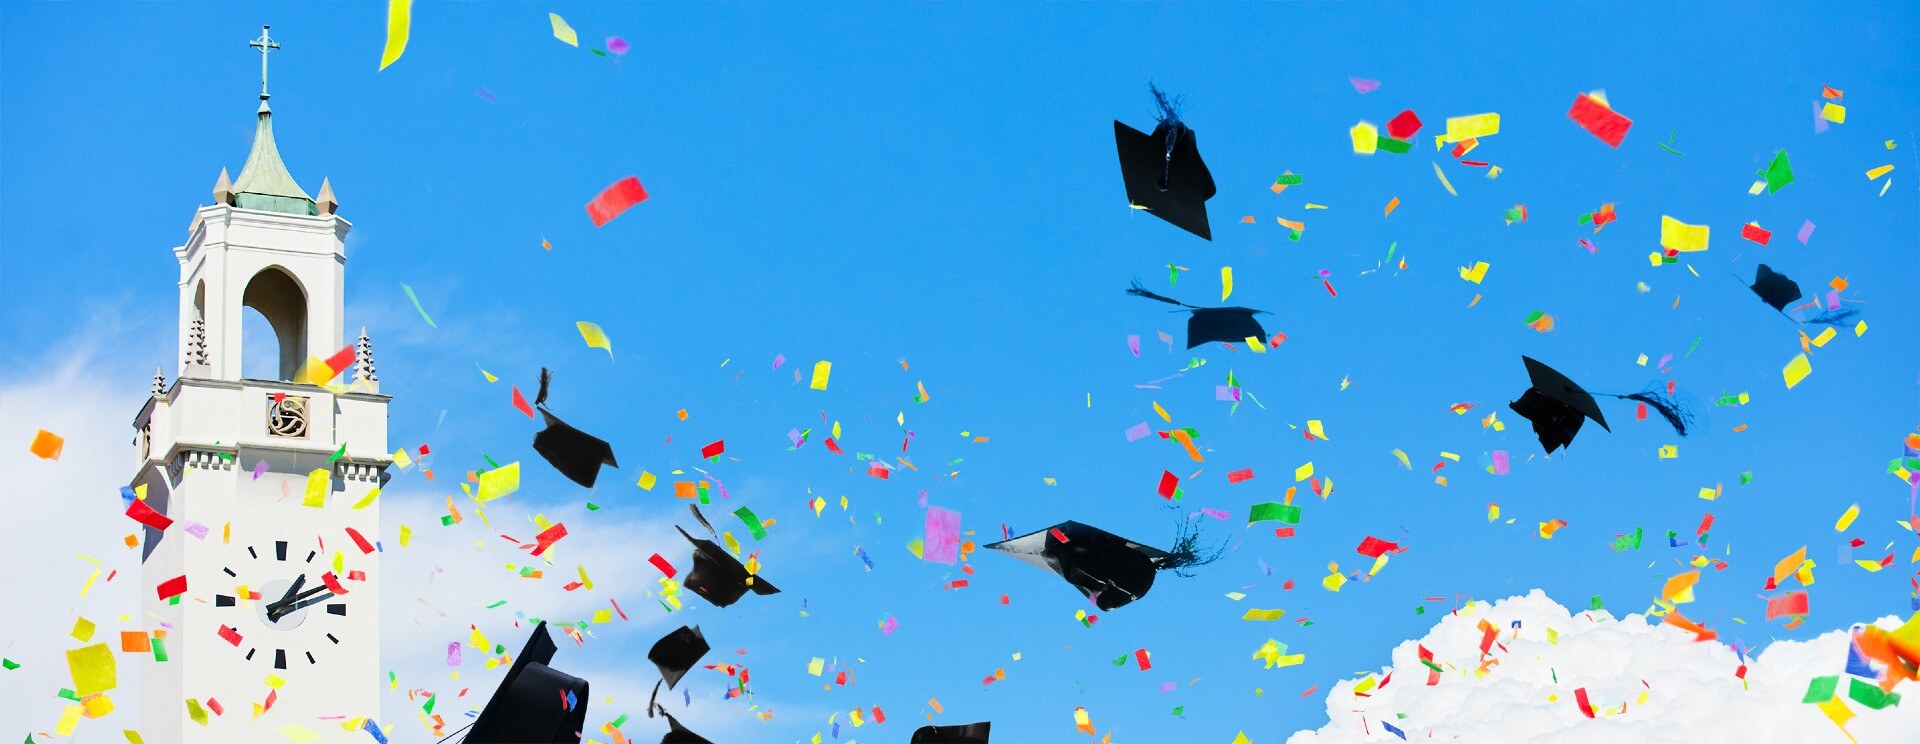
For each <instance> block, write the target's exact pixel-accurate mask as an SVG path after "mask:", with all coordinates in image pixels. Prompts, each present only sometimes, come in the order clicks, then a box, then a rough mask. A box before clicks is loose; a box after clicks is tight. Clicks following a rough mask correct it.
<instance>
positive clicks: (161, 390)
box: [153, 367, 167, 398]
mask: <svg viewBox="0 0 1920 744" xmlns="http://www.w3.org/2000/svg"><path fill="white" fill-rule="evenodd" d="M166 394H167V376H166V375H165V374H164V373H162V372H161V371H160V368H159V367H154V368H153V397H155V398H158V397H160V396H163V395H166Z"/></svg>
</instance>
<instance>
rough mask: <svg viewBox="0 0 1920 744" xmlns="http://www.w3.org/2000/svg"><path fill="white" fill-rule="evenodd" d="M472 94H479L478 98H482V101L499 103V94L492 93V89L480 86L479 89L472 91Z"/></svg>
mask: <svg viewBox="0 0 1920 744" xmlns="http://www.w3.org/2000/svg"><path fill="white" fill-rule="evenodd" d="M473 94H474V95H476V96H479V97H480V100H482V101H486V102H487V103H499V102H500V97H499V96H496V95H494V94H493V91H490V90H487V89H486V88H481V89H479V90H476V91H474V92H473Z"/></svg>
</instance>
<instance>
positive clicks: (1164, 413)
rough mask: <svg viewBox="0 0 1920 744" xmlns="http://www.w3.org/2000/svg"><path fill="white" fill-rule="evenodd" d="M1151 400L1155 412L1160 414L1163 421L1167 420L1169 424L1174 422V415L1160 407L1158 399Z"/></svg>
mask: <svg viewBox="0 0 1920 744" xmlns="http://www.w3.org/2000/svg"><path fill="white" fill-rule="evenodd" d="M1150 402H1151V403H1153V412H1154V413H1157V414H1159V415H1160V420H1161V421H1165V422H1167V423H1169V424H1171V423H1173V416H1172V415H1171V414H1169V413H1167V409H1165V408H1161V407H1160V401H1157V400H1156V401H1150Z"/></svg>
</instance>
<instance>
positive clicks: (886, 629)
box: [880, 616, 900, 636]
mask: <svg viewBox="0 0 1920 744" xmlns="http://www.w3.org/2000/svg"><path fill="white" fill-rule="evenodd" d="M899 627H900V621H899V620H895V619H893V618H892V617H891V616H889V617H888V618H887V622H886V624H884V625H881V626H880V635H889V636H890V635H893V631H895V630H897V629H899Z"/></svg>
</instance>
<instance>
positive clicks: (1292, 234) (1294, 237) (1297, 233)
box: [1287, 230, 1304, 243]
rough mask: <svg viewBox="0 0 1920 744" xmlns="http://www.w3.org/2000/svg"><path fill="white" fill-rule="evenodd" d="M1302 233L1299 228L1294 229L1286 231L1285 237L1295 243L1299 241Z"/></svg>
mask: <svg viewBox="0 0 1920 744" xmlns="http://www.w3.org/2000/svg"><path fill="white" fill-rule="evenodd" d="M1303 234H1304V233H1301V232H1300V231H1299V230H1294V231H1292V232H1289V233H1287V239H1288V240H1291V241H1293V242H1295V243H1298V242H1300V236H1301V235H1303Z"/></svg>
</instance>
